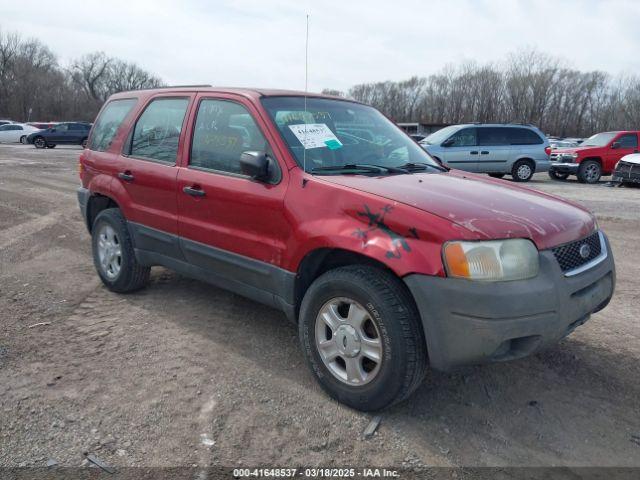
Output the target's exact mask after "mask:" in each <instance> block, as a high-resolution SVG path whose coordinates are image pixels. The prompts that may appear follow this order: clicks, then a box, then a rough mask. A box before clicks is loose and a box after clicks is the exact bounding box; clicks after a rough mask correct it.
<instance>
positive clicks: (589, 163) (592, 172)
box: [578, 160, 602, 184]
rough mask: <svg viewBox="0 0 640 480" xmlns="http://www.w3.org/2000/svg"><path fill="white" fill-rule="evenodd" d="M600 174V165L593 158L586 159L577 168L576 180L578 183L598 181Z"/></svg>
mask: <svg viewBox="0 0 640 480" xmlns="http://www.w3.org/2000/svg"><path fill="white" fill-rule="evenodd" d="M601 176H602V167H601V166H600V164H599V163H598V162H596V161H595V160H586V161H584V162H582V163H581V164H580V168H578V181H579V182H580V183H591V184H593V183H598V182H599V181H600V177H601Z"/></svg>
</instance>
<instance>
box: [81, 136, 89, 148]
mask: <svg viewBox="0 0 640 480" xmlns="http://www.w3.org/2000/svg"><path fill="white" fill-rule="evenodd" d="M80 145H81V146H82V148H87V139H86V138H83V139H82V141H81V142H80Z"/></svg>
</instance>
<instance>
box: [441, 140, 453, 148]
mask: <svg viewBox="0 0 640 480" xmlns="http://www.w3.org/2000/svg"><path fill="white" fill-rule="evenodd" d="M454 143H455V140H454V139H453V138H447V139H446V140H445V141H444V142H442V143H441V145H442V146H443V147H450V146H451V145H453V144H454Z"/></svg>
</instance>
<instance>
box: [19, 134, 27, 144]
mask: <svg viewBox="0 0 640 480" xmlns="http://www.w3.org/2000/svg"><path fill="white" fill-rule="evenodd" d="M20 143H22V144H23V145H24V144H25V143H27V136H26V135H22V136H21V137H20Z"/></svg>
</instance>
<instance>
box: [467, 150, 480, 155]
mask: <svg viewBox="0 0 640 480" xmlns="http://www.w3.org/2000/svg"><path fill="white" fill-rule="evenodd" d="M469 153H470V154H471V155H477V154H478V151H477V150H472V151H471V152H469Z"/></svg>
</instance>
